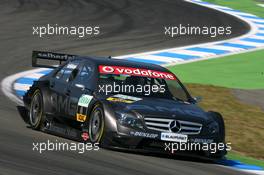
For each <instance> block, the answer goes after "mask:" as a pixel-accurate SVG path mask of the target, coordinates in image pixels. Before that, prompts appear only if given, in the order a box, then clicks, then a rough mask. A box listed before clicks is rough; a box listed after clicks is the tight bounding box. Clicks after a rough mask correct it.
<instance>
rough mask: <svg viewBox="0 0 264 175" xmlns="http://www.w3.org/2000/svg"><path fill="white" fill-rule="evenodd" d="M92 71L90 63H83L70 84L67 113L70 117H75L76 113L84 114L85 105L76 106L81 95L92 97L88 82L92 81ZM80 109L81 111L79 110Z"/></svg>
mask: <svg viewBox="0 0 264 175" xmlns="http://www.w3.org/2000/svg"><path fill="white" fill-rule="evenodd" d="M93 73H94V67H93V66H92V65H91V64H88V62H86V64H84V65H83V66H82V67H81V68H80V71H79V73H78V75H77V76H76V78H75V79H74V80H73V81H72V83H71V85H70V89H71V95H70V98H69V108H68V110H69V111H68V114H69V115H70V116H71V117H72V118H74V119H75V118H76V114H81V113H82V114H84V115H85V114H86V110H87V108H88V107H87V106H82V107H81V108H80V107H78V103H79V100H80V99H81V97H84V98H90V99H91V98H92V90H91V88H90V86H89V84H91V83H93V82H92V81H91V79H92V76H93ZM80 110H81V111H80Z"/></svg>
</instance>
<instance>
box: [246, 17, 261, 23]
mask: <svg viewBox="0 0 264 175" xmlns="http://www.w3.org/2000/svg"><path fill="white" fill-rule="evenodd" d="M243 18H245V19H247V20H249V21H252V22H264V19H253V18H247V17H243Z"/></svg>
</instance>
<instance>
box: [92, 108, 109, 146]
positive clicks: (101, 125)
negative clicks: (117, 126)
mask: <svg viewBox="0 0 264 175" xmlns="http://www.w3.org/2000/svg"><path fill="white" fill-rule="evenodd" d="M104 129H105V118H104V110H103V108H102V106H101V105H100V104H97V105H95V106H94V108H93V109H92V112H91V115H90V118H89V127H88V133H89V138H90V142H91V143H93V144H95V143H99V145H100V146H101V145H102V142H103V137H104Z"/></svg>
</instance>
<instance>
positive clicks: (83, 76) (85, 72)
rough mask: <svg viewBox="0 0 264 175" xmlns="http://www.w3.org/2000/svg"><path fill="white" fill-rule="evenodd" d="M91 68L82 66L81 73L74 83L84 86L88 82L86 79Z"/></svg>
mask: <svg viewBox="0 0 264 175" xmlns="http://www.w3.org/2000/svg"><path fill="white" fill-rule="evenodd" d="M91 72H92V70H91V67H90V66H88V65H84V66H83V68H82V70H81V72H80V73H79V76H77V78H76V82H78V83H80V84H83V85H84V84H86V83H87V82H88V79H89V78H90V75H91Z"/></svg>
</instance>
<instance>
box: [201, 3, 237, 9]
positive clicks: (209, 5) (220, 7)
mask: <svg viewBox="0 0 264 175" xmlns="http://www.w3.org/2000/svg"><path fill="white" fill-rule="evenodd" d="M201 5H203V6H207V7H211V8H215V9H227V10H232V9H231V8H229V7H224V6H219V5H212V4H204V3H201Z"/></svg>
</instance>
